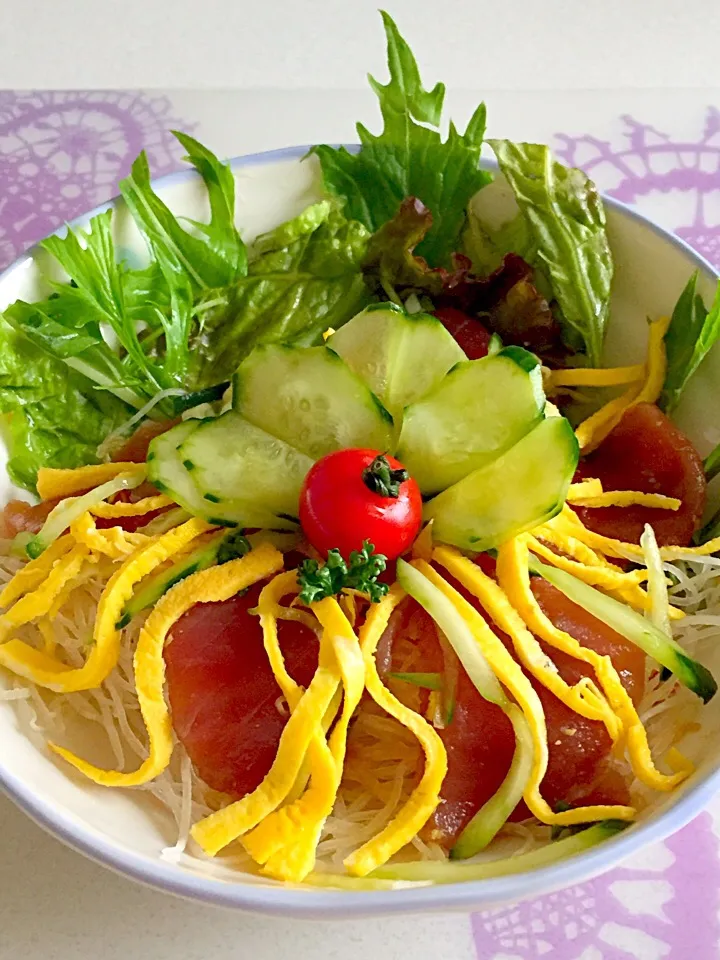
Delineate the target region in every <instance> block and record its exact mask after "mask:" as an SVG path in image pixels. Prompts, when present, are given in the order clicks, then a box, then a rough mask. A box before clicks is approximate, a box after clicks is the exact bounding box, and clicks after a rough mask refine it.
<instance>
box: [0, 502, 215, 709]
mask: <svg viewBox="0 0 720 960" xmlns="http://www.w3.org/2000/svg"><path fill="white" fill-rule="evenodd" d="M208 529H209V524H207V523H206V522H205V521H204V520H198V519H194V520H188V522H187V523H184V524H183V525H182V526H181V527H175V528H174V529H173V530H169V531H168V532H167V533H165V534H163V535H162V536H161V537H157V538H156V539H155V540H151V541H149V542H148V543H146V544H143V546H141V547H138V549H137V550H136V551H135V553H133V554H132V555H131V556H129V557H128V558H127V559H126V560H125V562H124V563H123V564H122V565H121V566H120V567H119V568H118V570H116V571H115V573H114V574H113V575H112V577H111V578H110V580H109V581H108V583H107V585H106V586H105V589H104V590H103V593H102V596H101V597H100V602H99V603H98V608H97V613H96V616H95V628H94V631H93V644H92V646H91V647H90V653H89V655H88V658H87V660H86V661H85V664H84V665H83V666H82V667H78V668H73V669H68V667H66V666H65V665H64V664H62V663H59V662H58V661H57V660H55V659H54V658H53V657H48V656H46V655H45V654H41V653H40V651H37V650H35V649H33V647H31V646H29V645H28V644H26V643H24V642H23V641H22V640H9V641H8V642H7V643H6V644H4V645H3V646H0V663H1V664H2V665H3V666H5V667H7V668H8V669H9V670H12V671H13V673H16V674H17V675H18V676H21V677H25V679H26V680H32V682H33V683H36V684H37V685H38V686H40V687H47V688H48V689H49V690H55V691H56V692H57V693H74V692H76V691H78V690H92V689H93V688H94V687H98V686H100V684H101V683H102V682H103V680H104V679H105V678H106V677H107V676H108V674H109V673H110V672H111V671H112V670H113V668H114V667H115V665H116V663H117V660H118V655H119V652H120V631H119V630H117V629H116V627H115V624H116V623H117V622H118V620H119V619H120V618H121V616H122V612H123V610H124V608H125V604H126V603H127V602H128V600H129V599H130V597H131V596H132V593H133V587H134V585H135V584H136V583H137V582H138V581H139V580H142V578H143V577H144V576H145V575H146V574H148V573H150V572H151V571H152V570H154V569H155V567H157V566H159V565H160V564H161V563H164V562H165V561H166V560H167V559H168V558H169V557H171V556H173V554H175V553H176V552H177V551H178V550H180V549H182V547H184V546H185V544H187V543H189V542H190V541H191V540H193V539H195V537H197V536H199V535H200V534H201V533H204V532H205V531H206V530H208Z"/></svg>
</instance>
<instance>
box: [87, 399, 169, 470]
mask: <svg viewBox="0 0 720 960" xmlns="http://www.w3.org/2000/svg"><path fill="white" fill-rule="evenodd" d="M185 393H186V391H185V390H181V389H179V387H169V388H168V389H167V390H161V391H160V392H159V393H156V394H155V396H154V397H153V398H152V400H148V402H147V403H146V404H145V406H144V407H140V409H139V410H138V411H137V412H136V413H134V414H133V415H132V416H131V417H130V419H129V420H126V421H125V423H122V424H120V426H119V427H116V429H115V430H113V432H112V433H110V434H108V436H107V437H105V439H104V440H103V442H102V443H101V444H100V446H99V447H98V448H97V450H96V451H95V454H96V456H97V458H98V460H106V461H107V460H110V458H111V457H112V454H113V450H114V448H115V447H116V446H117V445H119V441H121V440H125V439H126V438H127V437H128V436H130V433H131V432H132V428H133V427H134V426H135V424H136V423H140V421H141V420H144V419H145V417H147V415H148V414H149V413H150V411H151V410H152V409H153V408H154V407H156V406H157V405H158V403H162V401H163V400H165V399H166V398H167V397H182V396H184V395H185Z"/></svg>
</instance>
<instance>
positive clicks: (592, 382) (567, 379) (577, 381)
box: [548, 363, 645, 387]
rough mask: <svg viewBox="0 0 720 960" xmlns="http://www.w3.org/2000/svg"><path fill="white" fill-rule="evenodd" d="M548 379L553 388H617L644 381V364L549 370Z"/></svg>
mask: <svg viewBox="0 0 720 960" xmlns="http://www.w3.org/2000/svg"><path fill="white" fill-rule="evenodd" d="M548 379H549V381H550V383H551V385H552V386H553V387H618V386H622V385H623V384H625V383H635V382H636V381H638V380H644V379H645V364H644V363H635V364H633V365H632V366H627V367H607V368H605V369H598V368H590V367H576V368H574V369H567V370H551V371H550V372H549V374H548Z"/></svg>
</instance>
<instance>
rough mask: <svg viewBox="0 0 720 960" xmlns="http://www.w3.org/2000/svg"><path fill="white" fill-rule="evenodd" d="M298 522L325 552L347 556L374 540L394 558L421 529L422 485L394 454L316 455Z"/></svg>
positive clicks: (347, 452)
mask: <svg viewBox="0 0 720 960" xmlns="http://www.w3.org/2000/svg"><path fill="white" fill-rule="evenodd" d="M388 478H390V479H389V486H388V485H387V482H388ZM376 491H377V492H376ZM300 523H301V525H302V528H303V530H304V531H305V535H306V536H307V538H308V540H309V541H310V543H311V544H312V545H313V546H314V547H315V549H316V550H319V551H320V553H322V554H323V556H327V553H328V551H329V550H332V549H335V548H337V549H338V550H339V551H340V553H341V555H342V556H343V557H345V559H347V558H348V557H349V555H350V552H351V551H352V550H360V549H361V548H362V545H363V541H364V540H370V542H371V543H372V544H373V545H374V547H375V551H376V552H377V553H383V554H385V556H386V557H387V558H388V560H393V559H395V558H396V557H399V556H400V555H401V554H403V553H404V552H405V551H406V550H407V549H408V548H409V547H410V546H411V544H412V543H413V541H414V540H415V538H416V537H417V535H418V533H419V531H420V524H421V523H422V500H421V497H420V489H419V488H418V485H417V483H415V481H414V480H413V479H412V478H411V477H409V476H408V474H407V471H406V470H405V469H404V467H403V466H402V464H401V463H399V462H398V461H397V460H396V459H395V458H394V457H390V456H387V455H381V454H380V453H378V451H377V450H357V449H349V450H338V451H337V452H336V453H330V454H328V455H327V456H326V457H323V458H322V459H321V460H318V461H317V463H315V464H314V465H313V467H312V468H311V470H310V472H309V473H308V475H307V477H306V478H305V483H304V484H303V488H302V491H301V493H300Z"/></svg>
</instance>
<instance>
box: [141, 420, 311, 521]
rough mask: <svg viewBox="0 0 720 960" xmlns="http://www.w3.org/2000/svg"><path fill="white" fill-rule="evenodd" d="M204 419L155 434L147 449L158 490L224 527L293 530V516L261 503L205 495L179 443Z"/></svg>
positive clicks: (151, 474)
mask: <svg viewBox="0 0 720 960" xmlns="http://www.w3.org/2000/svg"><path fill="white" fill-rule="evenodd" d="M204 422H205V421H203V420H186V421H185V422H184V423H179V424H178V425H177V426H176V427H173V428H172V430H168V431H167V433H163V434H161V435H160V436H159V437H156V438H155V439H154V440H153V441H152V443H151V444H150V447H149V449H148V457H147V464H148V480H149V481H150V482H151V483H154V484H155V486H156V487H157V488H158V490H162V491H163V492H164V493H167V495H168V496H169V497H172V499H173V500H174V501H175V503H177V504H179V505H180V506H181V507H184V508H185V509H186V510H187V511H188V513H191V514H192V515H193V516H195V517H202V518H203V519H205V520H207V521H208V523H216V524H218V526H226V527H238V526H247V527H268V528H271V529H274V530H293V529H295V528H296V526H297V524H296V523H295V522H294V521H293V520H292V518H280V517H276V516H274V515H273V514H272V513H271V512H270V511H268V510H266V509H264V508H263V507H262V505H257V504H253V503H252V502H248V501H243V500H238V499H233V500H227V501H222V502H221V503H215V502H212V501H210V500H207V499H205V497H203V495H202V491H201V490H200V489H199V488H198V487H197V485H196V484H195V482H194V479H193V476H192V471H191V470H188V468H187V466H186V464H185V463H184V462H183V457H182V455H181V453H180V447H181V445H182V444H183V443H185V441H187V440H188V439H189V437H190V436H191V435H192V434H193V433H194V432H195V431H196V430H198V429H199V428H200V425H201V424H203V423H204Z"/></svg>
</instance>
